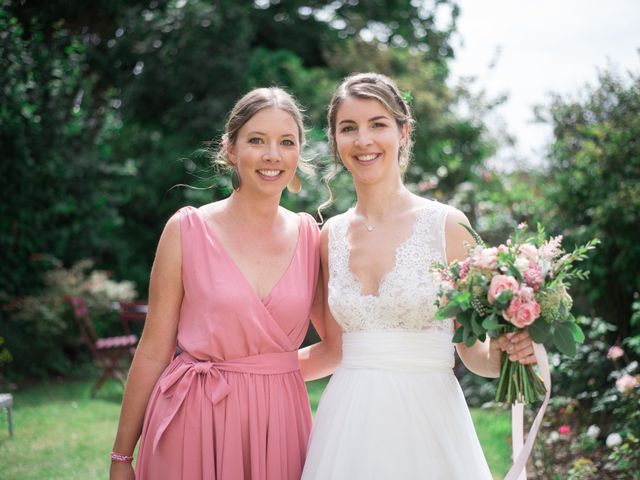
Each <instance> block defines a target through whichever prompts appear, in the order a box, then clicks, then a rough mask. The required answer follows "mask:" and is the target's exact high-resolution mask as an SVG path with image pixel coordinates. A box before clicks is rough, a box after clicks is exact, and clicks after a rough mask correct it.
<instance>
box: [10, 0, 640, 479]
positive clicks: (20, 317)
mask: <svg viewBox="0 0 640 480" xmlns="http://www.w3.org/2000/svg"><path fill="white" fill-rule="evenodd" d="M443 11H446V12H447V15H446V16H444V18H448V19H450V21H449V22H444V23H443V22H442V21H439V19H441V18H442V17H443V16H442V15H440V13H441V12H443ZM458 15H459V7H458V6H457V4H456V2H455V1H454V0H436V1H433V2H429V6H428V7H426V6H425V3H424V2H415V1H410V0H386V1H375V0H369V1H355V0H354V1H350V0H349V1H343V0H340V1H334V2H321V1H316V0H306V1H303V0H286V1H285V0H282V1H276V0H271V1H269V0H255V1H253V2H237V1H235V0H218V1H204V0H189V1H187V0H171V1H169V0H145V1H139V0H130V1H123V0H96V1H93V2H80V1H77V0H51V1H28V0H0V72H2V74H1V77H0V85H1V88H0V156H1V158H2V160H1V163H0V195H1V201H0V305H1V310H0V315H1V322H0V371H1V372H2V373H1V375H2V377H0V382H1V381H4V382H23V381H26V380H29V379H33V378H46V377H50V376H56V375H67V374H68V373H69V371H70V369H71V368H72V367H74V366H75V365H78V364H81V363H82V362H84V361H86V359H87V356H86V352H84V351H83V350H82V347H81V344H80V343H79V341H78V333H77V331H76V328H75V326H74V324H73V323H72V320H71V318H70V316H69V312H68V308H66V307H65V305H64V303H63V301H62V298H61V295H62V293H75V294H83V295H85V296H89V297H90V298H93V307H94V310H95V311H97V312H98V313H100V315H99V316H100V318H101V319H102V320H101V321H102V323H103V326H102V327H101V328H104V329H106V330H108V329H109V328H115V327H116V326H117V319H114V318H113V312H109V309H108V308H107V306H108V305H109V304H110V302H112V301H114V300H115V301H117V300H124V299H127V298H131V297H132V296H136V295H137V296H138V297H142V298H144V297H145V296H146V294H145V292H146V290H147V287H148V275H149V270H150V267H151V263H152V261H153V256H154V251H155V246H156V242H157V239H158V237H159V234H160V232H161V229H162V227H163V225H164V223H165V222H166V220H167V219H168V218H169V216H170V215H171V214H172V213H173V212H175V211H176V210H177V209H178V208H180V207H181V206H183V205H187V204H193V205H201V204H204V203H207V202H210V201H213V200H216V199H220V198H223V197H225V196H226V195H228V194H229V192H230V182H229V179H228V178H226V177H225V176H224V175H218V174H217V172H216V171H215V170H214V169H213V168H212V167H211V164H210V161H209V158H208V157H207V155H206V154H205V153H204V152H203V146H204V142H206V141H209V140H212V139H213V140H215V139H216V138H218V137H219V135H220V134H221V133H222V127H223V125H224V121H225V115H226V113H227V112H228V110H229V109H230V108H231V106H232V105H233V103H234V102H235V101H236V100H237V99H238V98H239V97H240V96H241V95H242V94H243V93H245V92H246V91H247V90H248V89H250V88H253V87H256V86H267V85H278V86H282V87H284V88H286V89H287V90H289V91H290V92H291V93H293V94H294V95H295V96H296V97H297V98H298V100H299V101H300V103H301V104H302V105H304V106H305V109H306V116H307V125H308V127H309V129H310V133H309V142H308V145H307V148H306V153H305V154H306V155H307V156H308V157H309V158H311V159H312V161H313V162H314V163H315V164H316V165H318V167H319V174H318V175H317V176H315V177H311V178H305V179H303V180H304V187H303V190H302V193H301V194H299V195H297V196H294V195H289V194H287V193H285V194H284V196H283V201H282V203H283V205H285V206H286V207H288V208H290V209H293V210H297V211H299V210H304V211H307V212H310V213H312V214H315V212H316V209H317V207H318V205H319V204H320V203H322V202H323V201H324V200H325V199H326V198H327V195H326V190H325V189H324V187H323V185H322V181H321V179H320V175H321V174H322V173H323V172H325V171H326V170H327V169H328V168H329V166H330V159H329V158H328V154H327V151H328V149H327V143H326V135H325V133H324V129H325V127H326V121H325V113H326V104H327V102H328V100H329V97H330V95H331V92H332V91H333V89H334V88H335V86H336V85H337V84H338V83H339V82H340V80H341V78H343V77H344V76H345V75H348V74H349V73H351V72H354V71H371V70H373V71H379V72H382V73H385V74H387V75H389V76H391V77H393V78H394V79H395V80H396V81H397V82H398V84H399V85H400V87H401V89H402V90H403V91H404V92H407V93H408V94H409V95H410V97H411V106H412V108H413V111H414V114H415V117H416V119H417V129H416V132H415V141H416V142H415V150H414V159H413V162H412V164H411V166H410V168H409V170H408V172H407V183H408V185H409V186H410V188H411V189H412V190H413V191H415V192H416V193H418V194H420V195H424V196H426V197H429V198H435V199H438V200H440V201H443V202H448V203H451V204H453V205H455V206H457V207H458V208H460V209H461V210H463V211H464V212H465V213H466V214H467V216H468V217H469V219H470V220H471V222H472V224H473V225H475V226H476V227H477V228H478V230H479V231H480V232H481V233H482V235H483V236H485V237H486V239H487V240H488V241H490V242H493V241H501V240H503V239H504V238H505V236H506V235H507V234H508V233H509V232H510V231H511V229H512V228H513V226H514V225H516V224H517V223H519V222H522V221H527V222H528V223H529V224H530V225H535V224H536V223H537V222H540V223H542V224H543V225H544V226H545V227H546V228H547V230H548V231H549V232H550V233H552V234H563V235H564V236H565V244H566V245H567V247H568V248H570V247H572V246H573V245H574V244H577V243H583V242H585V241H587V240H588V239H590V238H592V237H594V236H595V237H598V238H600V240H601V241H602V244H601V245H600V246H599V247H598V250H597V253H596V254H595V255H592V256H591V258H590V259H589V260H588V261H587V265H585V267H586V268H588V269H590V270H591V272H592V274H591V278H590V279H589V281H588V282H585V283H584V284H582V285H581V286H580V289H579V290H576V291H575V292H574V293H575V295H576V297H577V299H578V301H577V305H576V310H577V313H578V314H581V315H583V317H584V318H583V320H582V323H583V326H584V327H585V328H586V329H587V330H589V329H591V328H592V325H598V328H597V329H595V328H594V332H595V333H593V335H592V337H593V338H594V339H597V341H598V342H601V344H598V345H600V346H599V347H598V348H596V347H593V346H589V345H587V346H585V348H587V349H589V350H588V351H585V352H583V354H584V355H585V357H584V358H589V357H588V355H589V354H590V352H591V353H593V352H594V351H603V349H604V347H603V346H602V345H611V344H614V343H617V344H620V345H624V346H626V347H627V355H628V356H629V357H628V359H627V360H628V362H627V364H629V365H632V366H633V362H634V361H635V360H637V358H638V353H640V313H639V312H640V306H639V305H640V304H639V299H638V292H639V291H640V242H638V238H639V236H640V140H639V139H640V76H639V75H638V74H637V73H635V74H633V73H630V74H627V75H621V74H620V73H619V72H616V71H614V70H603V71H601V72H600V74H599V80H598V82H597V83H596V84H593V85H591V86H585V87H584V88H583V89H582V90H581V91H580V92H577V94H576V95H575V96H572V97H571V98H565V97H560V96H554V97H551V98H550V100H549V103H548V104H547V105H542V106H540V107H539V108H538V111H537V115H538V118H539V120H540V121H543V122H548V123H549V124H550V125H551V126H552V127H553V132H554V139H553V141H552V142H551V144H550V145H549V148H548V151H547V158H545V162H541V163H539V164H540V165H544V166H543V167H536V168H535V169H534V168H526V167H523V166H522V164H521V162H516V161H515V160H514V162H513V165H512V166H510V167H511V168H506V169H504V170H502V171H497V170H495V169H492V168H491V167H490V166H489V163H488V160H489V159H490V158H491V157H492V155H493V154H494V153H495V152H496V149H497V148H498V146H499V144H500V142H502V141H505V140H504V138H506V135H505V136H503V135H499V134H498V135H496V134H493V135H491V134H490V133H489V129H488V128H487V117H488V115H489V114H490V113H491V112H492V111H493V110H494V109H495V108H496V107H497V106H498V105H500V103H501V102H502V101H503V100H504V99H503V98H486V96H484V95H483V94H481V93H480V94H478V93H472V91H471V89H470V88H468V84H466V83H464V82H463V83H460V84H457V85H453V86H452V85H451V82H449V65H450V62H451V61H452V59H453V58H454V57H455V51H454V50H453V48H452V41H451V39H452V35H454V33H455V32H456V18H457V17H458ZM639 43H640V42H639ZM474 91H477V90H474ZM332 189H333V191H334V195H335V196H336V198H337V201H336V202H335V203H334V204H333V205H332V206H331V207H330V208H329V209H328V210H327V211H326V212H325V215H327V216H331V215H333V214H335V213H338V212H342V211H344V210H345V209H346V208H348V207H349V206H350V205H351V204H352V203H353V200H354V197H353V191H352V187H351V185H350V179H349V177H348V175H347V174H346V173H344V172H342V173H341V174H340V175H339V176H338V177H337V178H336V179H335V180H334V181H333V183H332ZM109 282H110V283H109ZM123 282H124V283H123ZM129 282H131V283H129ZM136 292H137V293H136ZM602 325H606V327H603V326H602ZM594 341H595V340H594ZM3 342H4V343H3ZM605 350H606V349H605ZM34 352H37V355H34ZM598 358H599V357H598ZM592 360H593V358H592ZM635 366H636V367H637V362H636V364H635ZM636 367H633V368H636ZM633 368H632V369H631V370H630V371H632V370H633ZM594 370H595V371H599V373H597V374H594V375H595V377H594V378H596V380H593V378H591V377H589V375H587V377H589V378H582V377H580V382H582V381H584V382H587V383H585V384H584V385H582V383H579V385H580V386H579V387H576V386H575V385H573V387H571V388H572V390H571V395H573V397H577V396H579V395H580V394H581V393H583V394H584V395H583V398H582V400H581V401H582V405H583V408H585V409H587V410H588V409H590V408H595V407H594V405H595V404H596V403H597V402H596V401H595V400H594V399H593V398H592V397H593V396H590V395H591V394H592V393H593V392H596V395H595V396H596V397H598V396H600V397H601V396H602V395H604V392H607V391H609V390H608V389H610V388H611V385H610V383H611V375H614V377H615V371H619V370H615V371H614V369H613V367H612V366H611V365H609V364H607V363H606V359H605V360H604V363H602V366H601V367H596V368H595V369H594ZM612 372H613V373H612ZM558 375H560V374H558ZM562 375H565V376H567V375H568V373H567V372H566V371H564V372H562ZM562 378H564V377H562ZM592 380H593V382H592V383H591V384H589V383H588V382H589V381H592ZM466 382H467V384H466V386H465V392H467V395H468V398H469V400H470V403H476V404H478V403H481V402H482V401H483V399H484V398H485V397H483V395H482V393H481V391H482V386H481V385H479V384H477V383H474V382H475V380H471V379H470V380H466ZM567 382H568V383H571V379H570V378H565V384H566V383H567ZM577 382H578V381H577V380H576V382H574V383H576V384H578V383H577ZM594 382H595V383H594ZM484 388H485V390H486V384H485V386H484ZM636 398H637V397H636ZM607 408H609V410H607ZM612 408H613V407H607V406H606V405H605V406H604V407H602V408H601V410H600V411H604V412H605V413H606V412H611V411H612V410H611V409H612ZM637 423H638V424H640V419H637ZM636 433H637V434H638V436H640V433H639V432H636ZM602 478H605V477H602Z"/></svg>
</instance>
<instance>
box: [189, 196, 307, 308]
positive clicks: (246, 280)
mask: <svg viewBox="0 0 640 480" xmlns="http://www.w3.org/2000/svg"><path fill="white" fill-rule="evenodd" d="M195 211H196V214H197V215H198V217H199V218H200V220H201V221H202V223H203V224H204V228H205V229H206V230H207V233H208V234H209V235H210V236H211V237H213V239H214V240H215V241H216V242H217V245H218V247H219V248H220V250H221V251H222V253H223V254H224V256H225V257H226V258H227V260H228V261H229V263H230V264H231V265H233V268H235V270H236V271H237V272H238V274H239V275H240V277H241V278H242V279H243V280H244V283H245V284H246V285H247V287H249V289H250V290H251V291H252V292H253V296H254V297H255V298H256V299H258V300H259V301H260V303H262V304H263V305H265V304H266V303H267V302H268V301H269V300H270V299H271V296H272V295H273V292H274V291H275V290H276V288H277V287H278V286H279V285H280V283H282V281H283V280H284V278H285V277H286V276H287V274H288V273H289V271H290V270H291V266H292V265H293V263H294V260H295V258H296V257H297V255H298V250H299V249H300V241H301V237H302V222H303V217H302V215H300V214H296V215H297V216H298V218H299V222H298V239H297V240H296V246H295V248H294V249H293V255H291V258H290V259H289V263H288V264H287V268H286V269H285V270H284V272H283V273H282V275H281V276H280V278H278V280H277V281H276V283H274V284H273V286H272V287H271V289H269V292H268V293H267V294H266V295H265V297H264V298H262V297H260V295H258V292H257V291H256V289H255V287H254V286H253V285H252V284H251V282H250V281H249V278H248V277H247V275H246V274H245V273H244V272H243V271H242V269H241V268H240V267H239V266H238V264H237V263H236V261H235V260H234V259H233V257H232V256H231V254H229V252H228V251H227V249H226V247H225V246H224V244H223V243H222V242H221V241H220V238H219V237H218V235H217V234H216V232H215V230H214V228H213V226H212V225H211V224H210V223H209V222H208V221H207V220H206V218H205V217H204V215H203V214H202V212H200V210H199V209H198V208H196V209H195Z"/></svg>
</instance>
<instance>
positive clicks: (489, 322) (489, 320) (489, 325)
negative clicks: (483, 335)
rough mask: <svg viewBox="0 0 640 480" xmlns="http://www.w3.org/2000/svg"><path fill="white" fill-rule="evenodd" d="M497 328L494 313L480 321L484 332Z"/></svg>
mask: <svg viewBox="0 0 640 480" xmlns="http://www.w3.org/2000/svg"><path fill="white" fill-rule="evenodd" d="M498 326H499V323H498V319H497V318H496V314H495V313H492V314H491V315H488V316H487V317H485V319H484V320H482V328H484V329H485V330H496V329H497V328H498Z"/></svg>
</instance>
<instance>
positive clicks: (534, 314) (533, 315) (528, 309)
mask: <svg viewBox="0 0 640 480" xmlns="http://www.w3.org/2000/svg"><path fill="white" fill-rule="evenodd" d="M502 316H503V317H504V319H505V320H507V321H508V322H511V323H512V324H513V325H515V326H516V327H518V328H524V327H526V326H528V325H531V324H532V323H533V322H535V321H536V319H537V318H538V317H539V316H540V305H538V302H536V301H534V300H531V301H528V302H527V301H523V300H522V299H521V298H520V297H515V298H514V299H513V300H511V303H510V304H509V308H507V309H506V310H505V311H504V312H502Z"/></svg>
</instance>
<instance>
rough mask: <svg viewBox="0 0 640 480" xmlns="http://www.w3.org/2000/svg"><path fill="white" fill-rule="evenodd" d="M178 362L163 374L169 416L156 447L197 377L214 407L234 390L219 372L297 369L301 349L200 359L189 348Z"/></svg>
mask: <svg viewBox="0 0 640 480" xmlns="http://www.w3.org/2000/svg"><path fill="white" fill-rule="evenodd" d="M173 363H179V365H178V366H176V367H175V368H174V369H173V370H172V371H171V372H170V373H168V374H166V375H165V376H163V377H161V379H160V392H161V394H162V395H164V397H165V398H167V399H168V400H169V405H168V408H167V416H166V417H165V418H164V420H163V422H162V423H161V424H160V427H159V428H158V431H157V432H156V434H155V438H154V440H153V451H155V450H156V448H157V446H158V442H159V441H160V438H161V437H162V434H163V433H164V432H165V430H166V429H167V427H168V426H169V424H170V423H171V421H172V420H173V418H174V417H175V416H176V414H177V413H178V411H179V410H180V407H181V406H182V404H183V402H184V399H185V398H186V396H187V394H188V393H189V390H190V389H191V387H192V386H193V384H194V383H195V382H197V381H204V391H205V392H206V395H205V397H206V398H208V399H209V400H210V401H211V405H213V406H214V407H215V405H217V404H218V403H220V402H221V401H222V400H224V399H225V398H226V397H227V395H229V393H230V392H231V387H229V384H228V383H227V381H226V380H225V379H224V377H223V376H222V373H220V372H235V373H252V374H256V375H276V374H282V373H289V372H294V371H296V370H298V369H299V368H300V367H299V365H298V352H297V351H295V350H294V351H292V352H276V353H263V354H260V355H252V356H249V357H241V358H234V359H230V360H225V361H223V362H215V361H211V360H199V359H197V358H195V357H193V356H192V355H191V354H189V353H187V352H182V353H181V354H180V355H178V356H177V357H176V358H175V359H174V360H173Z"/></svg>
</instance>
